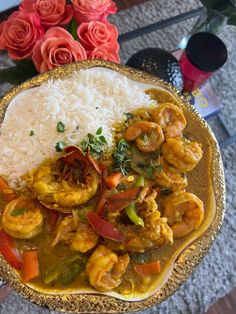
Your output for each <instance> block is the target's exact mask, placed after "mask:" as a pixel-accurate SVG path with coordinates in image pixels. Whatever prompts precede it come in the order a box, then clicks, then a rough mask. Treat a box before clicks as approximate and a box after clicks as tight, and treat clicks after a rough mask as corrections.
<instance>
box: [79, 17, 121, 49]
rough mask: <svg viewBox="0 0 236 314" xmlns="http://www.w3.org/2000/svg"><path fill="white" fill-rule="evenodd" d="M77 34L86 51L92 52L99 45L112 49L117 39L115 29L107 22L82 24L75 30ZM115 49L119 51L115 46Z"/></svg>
mask: <svg viewBox="0 0 236 314" xmlns="http://www.w3.org/2000/svg"><path fill="white" fill-rule="evenodd" d="M77 34H78V38H79V40H80V42H81V44H82V45H83V46H84V48H85V49H87V50H93V49H94V48H96V47H98V46H101V45H109V46H111V47H114V46H115V45H116V43H117V38H118V30H117V28H116V27H115V26H114V25H112V24H110V23H108V22H107V21H104V22H101V21H91V22H88V23H82V24H81V25H80V26H79V27H78V29H77ZM116 48H118V49H119V47H117V45H116ZM117 52H118V50H117Z"/></svg>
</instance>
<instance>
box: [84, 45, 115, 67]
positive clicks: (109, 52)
mask: <svg viewBox="0 0 236 314" xmlns="http://www.w3.org/2000/svg"><path fill="white" fill-rule="evenodd" d="M117 46H118V44H117ZM116 50H117V51H118V50H119V46H118V47H115V49H114V47H111V46H108V45H103V46H98V47H96V48H94V50H92V51H88V52H87V54H88V59H102V60H107V61H112V62H115V63H120V57H119V54H118V52H117V51H116Z"/></svg>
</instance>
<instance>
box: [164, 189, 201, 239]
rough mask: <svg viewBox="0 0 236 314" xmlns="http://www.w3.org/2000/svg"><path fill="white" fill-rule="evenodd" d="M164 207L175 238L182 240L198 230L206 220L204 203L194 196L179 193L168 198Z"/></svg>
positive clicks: (183, 192)
mask: <svg viewBox="0 0 236 314" xmlns="http://www.w3.org/2000/svg"><path fill="white" fill-rule="evenodd" d="M162 206H163V209H164V212H163V214H164V216H165V217H166V218H167V220H168V224H169V225H170V226H171V229H172V231H173V235H174V238H181V237H184V236H186V235H188V234H189V233H190V232H192V231H193V230H194V229H197V228H198V227H199V226H200V224H201V223H202V221H203V218H204V207H203V202H202V201H201V200H200V199H199V198H198V197H197V196H196V195H194V194H192V193H188V192H185V191H178V192H175V193H173V194H171V195H170V196H167V197H166V198H165V199H164V200H163V202H162Z"/></svg>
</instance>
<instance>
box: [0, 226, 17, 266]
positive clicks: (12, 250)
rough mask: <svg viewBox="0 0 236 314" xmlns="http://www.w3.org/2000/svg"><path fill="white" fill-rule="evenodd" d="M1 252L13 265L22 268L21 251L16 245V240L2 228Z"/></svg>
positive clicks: (0, 233) (0, 232) (0, 231)
mask: <svg viewBox="0 0 236 314" xmlns="http://www.w3.org/2000/svg"><path fill="white" fill-rule="evenodd" d="M0 252H1V254H2V255H3V256H4V257H5V259H6V260H7V262H8V263H9V264H10V265H11V266H12V267H15V268H16V269H21V267H22V259H21V256H20V253H19V251H18V250H17V248H16V247H15V243H14V240H13V239H12V238H11V237H10V236H9V235H8V234H7V233H6V232H5V231H4V230H0Z"/></svg>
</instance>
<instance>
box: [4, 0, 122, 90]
mask: <svg viewBox="0 0 236 314" xmlns="http://www.w3.org/2000/svg"><path fill="white" fill-rule="evenodd" d="M116 10H117V9H116V5H115V3H114V2H113V1H112V0H71V1H68V2H67V1H66V0H22V1H21V4H20V6H19V10H18V11H15V12H13V13H12V14H11V15H10V16H9V17H8V19H7V20H6V21H3V22H2V23H1V24H0V50H6V51H7V52H8V56H9V58H10V59H12V60H13V61H14V62H15V64H16V65H15V66H14V67H11V68H7V69H4V70H2V71H0V82H1V81H5V82H6V81H7V82H10V83H13V84H16V83H19V82H21V81H24V80H25V79H27V78H29V77H32V76H34V75H36V74H37V73H42V72H45V71H48V70H51V69H53V68H55V67H58V66H61V65H65V64H68V63H71V62H75V61H80V60H86V59H103V60H108V61H112V62H117V63H119V62H120V58H119V44H118V42H117V39H118V30H117V28H116V26H115V25H113V24H111V23H109V22H108V20H107V17H108V15H109V14H115V13H116Z"/></svg>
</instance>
